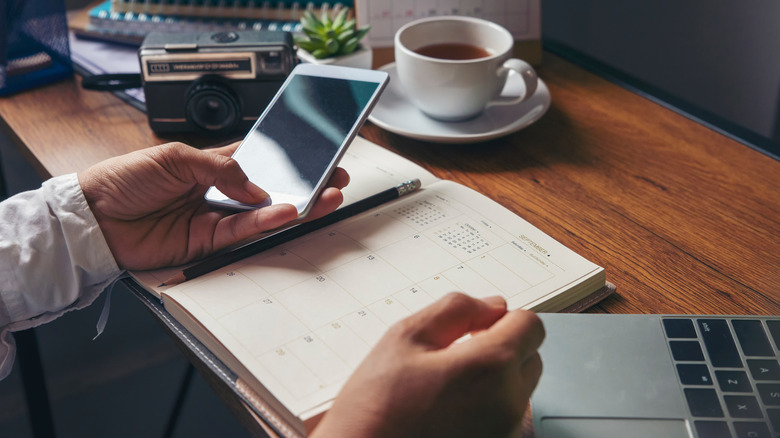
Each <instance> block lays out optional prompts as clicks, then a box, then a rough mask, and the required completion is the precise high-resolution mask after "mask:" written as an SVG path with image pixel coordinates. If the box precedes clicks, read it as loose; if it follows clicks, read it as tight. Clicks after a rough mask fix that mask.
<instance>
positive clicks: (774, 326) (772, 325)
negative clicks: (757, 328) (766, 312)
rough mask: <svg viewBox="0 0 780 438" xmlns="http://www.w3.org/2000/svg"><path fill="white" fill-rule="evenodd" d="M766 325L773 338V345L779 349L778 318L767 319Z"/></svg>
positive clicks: (779, 330) (779, 329)
mask: <svg viewBox="0 0 780 438" xmlns="http://www.w3.org/2000/svg"><path fill="white" fill-rule="evenodd" d="M766 326H767V327H768V328H769V334H770V335H772V339H774V340H775V347H777V349H778V350H780V319H772V320H767V322H766Z"/></svg>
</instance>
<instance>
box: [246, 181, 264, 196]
mask: <svg viewBox="0 0 780 438" xmlns="http://www.w3.org/2000/svg"><path fill="white" fill-rule="evenodd" d="M244 190H245V191H246V192H247V193H249V194H250V195H252V197H253V198H255V199H257V200H263V199H267V198H268V193H267V192H266V191H265V190H263V189H261V188H260V187H259V186H258V185H257V184H255V183H253V182H252V181H249V180H246V182H244Z"/></svg>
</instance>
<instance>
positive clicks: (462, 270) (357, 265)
mask: <svg viewBox="0 0 780 438" xmlns="http://www.w3.org/2000/svg"><path fill="white" fill-rule="evenodd" d="M452 203H454V201H452V200H447V199H444V198H441V197H438V198H437V197H427V198H422V199H410V200H408V201H405V202H402V203H400V204H399V205H397V206H393V207H390V208H387V209H385V210H382V211H381V212H379V213H375V214H373V215H369V216H367V217H364V218H360V219H359V220H357V219H356V220H352V221H349V220H348V221H345V222H344V223H341V224H337V225H334V226H332V227H330V228H328V229H323V230H321V231H320V232H319V233H315V234H313V235H310V236H308V237H307V238H306V239H305V245H304V244H298V245H296V242H295V241H294V242H291V243H290V244H287V245H283V246H282V247H281V248H279V249H278V250H277V251H275V252H274V253H273V254H271V255H269V254H261V255H259V256H256V257H255V258H253V259H248V260H247V261H246V262H244V263H242V264H241V265H240V266H238V267H234V269H233V270H231V271H229V272H226V273H225V275H229V276H231V278H232V277H235V276H240V277H243V278H245V279H247V280H249V281H251V282H253V283H254V284H255V287H254V288H253V289H254V290H255V291H256V292H255V293H256V301H255V306H256V307H255V308H254V309H257V308H262V306H274V305H275V306H279V307H280V309H279V310H277V311H276V312H274V313H284V314H285V315H287V316H285V317H284V318H281V319H279V321H280V322H282V323H283V324H282V325H283V326H284V327H285V329H284V330H287V331H288V333H287V335H282V334H278V335H279V336H272V338H275V339H278V340H279V341H278V342H276V343H274V344H273V345H271V344H269V345H266V346H264V347H263V348H260V347H258V346H256V345H247V344H246V342H245V341H244V340H242V339H236V341H237V342H239V343H242V344H244V346H245V347H246V348H247V350H248V351H250V352H251V354H252V355H253V356H254V358H255V360H257V361H258V362H259V364H260V366H262V367H264V369H265V371H266V372H269V373H270V374H272V375H275V376H278V375H279V374H280V373H281V374H288V373H292V374H295V376H296V377H295V378H290V377H293V376H287V378H284V377H282V378H278V379H276V380H277V381H278V382H280V384H281V385H282V386H283V387H284V389H285V391H287V392H289V393H290V394H293V395H294V396H295V397H296V398H302V397H308V396H312V395H314V394H316V393H317V392H318V391H321V390H323V389H325V388H328V387H329V386H331V385H333V384H337V383H338V382H340V381H341V380H343V379H345V378H346V377H347V376H348V372H347V370H351V369H354V367H356V366H357V364H358V363H359V362H360V360H361V359H362V357H363V356H364V355H365V354H367V353H368V351H369V346H370V345H373V344H374V343H375V342H376V341H377V340H378V338H379V337H380V336H381V335H382V334H383V333H384V331H385V330H386V329H387V328H388V327H389V326H390V325H392V324H393V323H394V322H395V321H397V320H399V319H401V318H403V317H404V316H407V315H409V314H411V313H413V312H414V311H416V310H419V309H420V308H422V307H424V306H425V305H427V304H429V303H431V302H433V301H434V300H435V299H437V298H440V297H441V296H442V295H443V294H444V293H446V292H447V291H449V290H456V289H464V285H468V284H472V283H473V284H476V285H480V286H481V287H480V289H482V290H486V291H487V292H488V293H487V294H488V295H493V294H496V293H498V294H503V295H505V296H506V294H505V293H504V292H502V288H506V287H508V286H506V285H505V286H498V285H496V284H493V283H491V280H490V279H488V278H485V277H484V276H483V275H481V274H479V273H478V272H477V271H475V270H474V269H471V267H470V265H469V264H470V263H471V262H472V260H474V259H477V258H479V257H480V256H483V257H482V259H481V260H483V259H484V258H485V257H484V256H485V255H486V254H489V251H490V250H492V249H493V248H494V247H500V246H506V245H507V244H508V242H506V241H505V240H503V239H501V238H499V237H498V236H497V235H495V234H493V233H490V232H489V231H487V230H485V229H483V228H484V226H481V225H479V224H478V223H477V222H476V221H470V220H468V219H467V218H465V217H464V216H463V214H462V213H461V212H460V211H459V210H458V209H457V208H454V207H453V206H452V205H451V204H452ZM388 218H389V219H388ZM372 221H385V226H384V229H383V232H382V233H381V235H382V236H385V238H387V237H388V236H390V237H393V236H394V238H391V239H389V240H387V241H382V242H376V243H374V244H370V243H368V244H366V243H364V242H371V239H370V237H366V236H363V235H362V234H361V233H363V231H364V230H366V229H376V227H374V226H373V225H374V224H371V223H370V222H372ZM388 224H389V225H388ZM393 228H396V229H397V231H396V233H395V234H394V233H393V232H392V229H393ZM405 239H407V240H414V241H416V245H417V246H415V245H414V244H411V245H410V244H409V243H408V242H404V243H403V245H399V241H401V240H405ZM334 241H338V242H339V243H336V244H333V243H332V242H334ZM331 247H338V248H339V251H341V252H343V254H347V255H348V256H347V257H344V258H342V259H339V258H338V257H333V258H329V259H328V260H320V259H319V258H320V257H321V255H322V254H323V253H327V251H322V249H323V248H331ZM414 247H416V248H419V249H420V251H421V252H424V253H426V254H428V253H430V254H431V257H432V259H430V260H429V259H428V258H426V257H423V259H424V260H426V263H414V264H415V265H417V268H420V267H422V265H425V266H427V265H431V266H433V268H430V269H425V270H423V272H420V273H419V275H417V276H414V275H411V276H410V275H409V273H410V272H411V273H414V272H415V269H414V268H415V266H406V267H404V268H403V269H399V268H398V267H397V266H398V265H403V264H404V263H405V259H406V258H407V256H408V257H411V256H412V255H404V254H399V253H398V252H396V249H398V250H399V251H400V250H407V249H408V248H414ZM312 248H314V249H315V250H317V251H313V250H311V249H312ZM304 249H309V250H310V251H312V252H310V253H308V254H307V253H306V252H305V251H304ZM315 254H316V255H315ZM434 255H435V256H434ZM418 256H419V254H418ZM275 257H278V258H282V257H284V258H286V262H285V263H279V264H278V265H279V266H282V265H284V264H286V263H289V261H290V260H292V259H291V257H297V258H298V259H299V260H298V261H296V262H294V263H293V266H296V267H298V268H300V269H301V270H302V275H300V277H297V278H296V277H291V276H290V275H285V276H284V277H285V278H293V279H294V281H295V282H293V283H291V284H287V285H279V286H275V287H270V286H269V283H272V282H268V283H265V286H264V283H263V278H262V275H261V274H262V269H260V268H257V265H263V264H264V263H268V262H269V261H271V260H273V258H275ZM334 259H336V262H334ZM329 263H330V264H329ZM437 263H439V264H438V265H437ZM473 263H485V262H484V261H480V262H473ZM374 266H381V267H383V270H382V271H381V273H382V275H379V274H378V273H374V274H376V275H377V276H378V277H379V279H380V280H382V283H384V284H376V285H373V284H372V285H371V286H370V287H364V288H361V286H360V284H361V282H362V281H363V280H362V279H365V278H369V277H372V275H371V274H369V272H371V271H370V269H372V267H374ZM253 269H260V270H259V271H258V272H250V271H251V270H253ZM418 270H419V269H418ZM507 272H508V270H507ZM505 277H506V274H505V275H502V276H501V278H505ZM356 279H361V280H360V281H357V280H356ZM220 281H222V280H220ZM234 281H236V282H239V281H240V280H238V279H236V280H234ZM517 283H518V284H519V283H520V281H518V282H517ZM222 284H223V287H224V283H222ZM238 284H239V283H237V285H238ZM439 285H445V286H439ZM197 286H198V287H197V289H199V290H211V288H210V287H209V285H208V284H207V283H206V284H203V283H200V284H198V285H197ZM382 287H384V289H382ZM375 290H380V291H382V293H381V294H379V295H377V294H373V295H372V294H370V293H368V292H367V291H375ZM311 291H314V293H311ZM320 292H321V294H319V295H320V297H319V298H321V297H322V296H328V297H334V298H333V299H338V300H340V301H339V305H338V306H335V307H334V309H328V308H327V307H328V304H327V303H325V302H321V303H320V305H319V306H317V308H316V309H312V311H311V312H310V314H304V312H303V311H302V310H301V307H302V306H303V307H305V306H311V303H312V302H317V299H318V296H316V295H317V294H318V293H320ZM185 293H186V289H185ZM296 294H299V295H300V297H299V298H297V299H296V298H295V295H296ZM245 309H246V308H239V309H236V310H234V311H232V312H228V313H224V314H215V313H214V312H215V308H203V310H204V311H205V312H207V313H209V314H211V315H212V317H213V318H214V319H215V320H216V321H217V322H218V323H220V324H222V323H223V322H225V321H236V320H238V319H241V318H244V317H245V315H243V314H241V312H244V310H245ZM344 309H349V311H347V312H345V311H343V310H344ZM314 310H316V312H315V311H314ZM317 312H319V313H320V316H321V317H320V318H318V315H317ZM329 312H330V313H329ZM328 314H331V316H332V317H328V318H325V317H324V315H328ZM323 318H324V319H323ZM312 321H316V323H312ZM229 328H230V327H228V329H229ZM233 328H234V327H233ZM274 329H277V330H278V329H279V327H275V328H271V330H274ZM227 331H228V332H232V333H244V332H245V331H244V330H227ZM336 331H340V332H339V333H336ZM336 337H338V339H337V338H336ZM347 338H349V339H351V341H350V342H349V348H348V349H347V348H343V345H342V346H340V345H338V343H339V341H341V342H342V343H343V342H345V341H343V340H344V339H347ZM247 339H248V340H250V341H251V342H256V341H257V337H256V336H254V335H253V336H247ZM355 342H362V344H361V347H362V348H360V350H361V351H362V353H361V354H355V353H354V347H355ZM334 344H335V345H334ZM311 349H316V351H317V354H316V357H317V358H318V360H307V359H310V358H308V357H306V354H307V351H309V350H311ZM323 358H324V359H323ZM313 364H316V367H315V366H313Z"/></svg>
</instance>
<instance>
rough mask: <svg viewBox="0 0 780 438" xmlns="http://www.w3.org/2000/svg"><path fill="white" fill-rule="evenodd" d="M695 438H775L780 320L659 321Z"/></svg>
mask: <svg viewBox="0 0 780 438" xmlns="http://www.w3.org/2000/svg"><path fill="white" fill-rule="evenodd" d="M663 325H664V331H665V333H666V339H667V342H668V343H669V350H670V351H671V353H672V358H673V359H674V365H675V367H676V368H677V375H678V377H679V381H680V384H681V385H682V389H683V393H684V395H685V399H686V402H687V403H688V409H689V411H690V413H691V416H692V417H693V418H694V421H693V425H694V429H695V430H696V433H697V435H698V436H699V438H721V437H723V438H726V437H728V438H764V437H766V438H777V437H780V360H778V359H780V353H778V351H780V318H763V317H755V318H753V317H747V318H746V317H734V318H729V317H724V318H712V317H707V318H697V317H664V318H663Z"/></svg>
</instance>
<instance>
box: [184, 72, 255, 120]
mask: <svg viewBox="0 0 780 438" xmlns="http://www.w3.org/2000/svg"><path fill="white" fill-rule="evenodd" d="M185 108H186V117H187V121H189V122H190V123H192V124H193V125H195V126H196V127H197V128H199V129H200V130H202V131H205V132H208V133H211V134H222V133H227V132H230V131H232V130H233V129H235V127H236V125H238V122H239V120H240V115H241V109H240V105H239V101H238V97H237V96H236V95H235V93H233V90H231V89H230V87H229V86H227V85H226V84H224V83H222V80H221V78H219V77H206V76H204V77H201V78H199V79H198V80H197V81H195V82H194V83H193V84H192V86H191V87H190V89H189V91H188V92H187V97H186V102H185Z"/></svg>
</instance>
